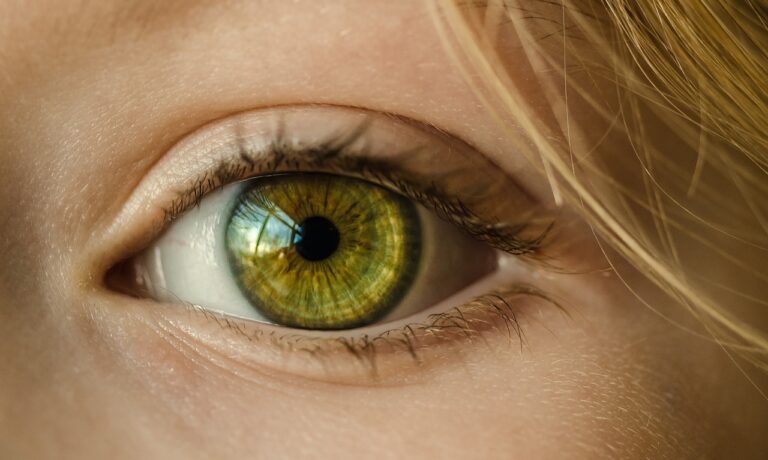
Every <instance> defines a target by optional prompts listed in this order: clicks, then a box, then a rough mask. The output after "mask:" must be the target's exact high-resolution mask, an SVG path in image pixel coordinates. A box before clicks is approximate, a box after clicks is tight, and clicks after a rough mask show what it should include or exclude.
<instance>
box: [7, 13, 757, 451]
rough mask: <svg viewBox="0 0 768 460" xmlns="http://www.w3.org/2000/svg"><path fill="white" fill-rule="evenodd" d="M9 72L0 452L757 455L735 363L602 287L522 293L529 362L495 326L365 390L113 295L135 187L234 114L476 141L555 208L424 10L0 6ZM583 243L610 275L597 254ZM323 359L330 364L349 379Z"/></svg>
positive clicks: (555, 285)
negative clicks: (339, 115) (387, 118)
mask: <svg viewBox="0 0 768 460" xmlns="http://www.w3.org/2000/svg"><path fill="white" fill-rule="evenodd" d="M0 69H2V70H0V152H1V153H0V155H1V156H2V169H0V171H1V174H0V175H1V177H2V181H0V206H2V209H3V218H2V220H0V255H1V256H2V257H1V260H2V263H1V264H0V356H2V360H1V361H0V369H2V372H0V458H9V459H10V458H19V459H22V458H23V459H43V458H58V459H62V458H73V459H75V458H76V459H91V458H93V459H96V458H113V459H138V458H164V459H174V458H179V459H182V458H183V459H196V458H232V459H238V458H541V459H547V458H759V457H760V453H761V452H766V451H767V450H768V445H767V444H766V440H765V436H763V434H764V433H765V430H766V427H767V426H766V420H768V409H767V406H766V403H765V400H763V399H762V398H761V396H760V394H759V393H758V391H757V390H756V389H755V388H754V387H753V386H752V385H750V383H749V382H748V381H747V379H746V378H745V377H744V375H742V373H740V372H739V370H738V369H737V368H736V367H735V366H734V365H733V363H732V362H731V360H730V359H729V358H728V356H727V355H725V354H724V353H723V352H722V350H721V349H720V348H719V347H718V346H716V345H715V344H713V343H712V342H711V341H710V340H708V339H706V338H702V337H699V336H696V335H694V334H692V333H689V332H686V331H684V330H682V329H681V328H679V327H677V326H675V325H672V324H671V323H670V322H668V321H667V320H665V319H663V318H661V317H660V316H659V315H657V314H655V313H654V312H652V311H651V310H650V309H648V308H646V307H645V306H643V305H642V304H641V303H640V302H639V301H638V300H637V299H636V298H635V296H634V295H632V294H631V293H630V292H629V291H628V290H627V289H626V288H625V287H624V286H623V284H622V282H621V281H620V280H619V279H618V278H617V277H616V276H611V275H608V276H603V275H602V274H600V273H596V274H585V275H555V274H541V273H540V275H541V276H540V278H538V285H539V287H540V288H541V289H543V290H545V291H547V292H550V293H552V294H553V295H554V296H556V297H558V298H561V299H565V300H566V302H567V304H568V305H569V306H571V309H570V310H569V314H568V315H564V314H563V313H562V312H561V311H559V310H558V309H557V308H554V307H552V306H551V305H547V304H544V303H532V304H531V305H530V306H529V308H528V310H526V312H525V313H522V314H521V315H520V322H521V327H522V328H523V333H524V335H525V339H526V341H525V345H524V346H523V347H521V346H520V343H519V341H518V340H516V339H514V338H513V340H511V341H510V340H509V339H508V337H507V336H506V335H504V334H499V333H498V331H495V332H491V333H489V334H487V335H486V336H485V337H486V339H487V340H485V341H483V340H476V341H472V342H467V341H463V342H460V343H457V344H456V345H454V346H452V347H451V348H450V349H451V350H452V352H450V353H435V356H433V357H431V358H430V359H429V361H428V362H427V363H426V364H425V365H424V366H421V367H420V366H414V365H413V364H403V367H402V368H399V361H397V362H393V364H391V365H389V366H387V365H386V364H384V365H383V366H384V367H383V369H384V370H383V371H382V372H383V374H384V375H382V376H381V379H379V380H375V379H369V378H366V377H363V376H361V375H358V374H359V373H355V372H348V373H346V374H345V376H344V377H343V378H341V377H339V378H336V377H337V376H336V375H335V374H333V375H323V374H318V373H316V372H315V373H314V374H313V375H312V376H307V375H302V373H301V372H296V369H294V368H292V369H290V370H289V369H282V368H281V367H280V366H281V362H280V361H278V362H272V363H269V364H264V363H263V362H262V361H260V360H259V359H256V358H254V356H257V355H259V354H260V353H262V352H263V349H264V347H267V345H265V344H264V343H260V342H248V341H243V340H237V339H235V338H233V337H232V334H231V333H230V332H226V331H222V330H221V328H220V327H219V326H217V325H216V324H212V321H210V320H209V319H206V318H204V317H201V316H194V315H188V314H185V313H183V312H181V310H180V309H181V307H178V308H174V307H173V306H169V305H165V304H160V303H157V302H153V301H151V300H147V299H144V300H140V299H135V298H132V297H129V296H125V295H121V294H117V293H114V292H113V291H111V290H109V289H107V288H105V287H104V283H103V279H104V274H105V272H106V270H107V269H108V268H109V265H110V264H111V263H114V262H116V261H118V260H120V259H121V258H124V257H127V256H129V255H130V250H129V249H127V248H126V247H123V246H122V245H121V244H118V243H116V241H117V237H114V238H115V239H112V238H113V236H114V235H116V232H115V230H114V229H115V225H114V222H115V220H116V219H118V216H119V215H121V212H122V211H123V208H124V206H125V204H126V203H127V202H128V200H129V198H130V197H131V196H132V193H133V192H134V190H135V189H136V188H137V187H139V186H140V184H141V181H142V178H143V177H145V176H146V175H147V174H149V173H150V172H151V171H152V169H153V167H155V165H156V164H158V162H159V161H160V160H161V158H162V157H163V155H164V154H165V153H166V152H167V151H168V150H169V149H170V148H171V147H172V146H173V145H174V144H175V143H176V142H177V141H179V140H180V139H182V138H184V137H185V136H186V135H187V134H189V133H190V132H192V131H194V130H195V129H197V128H199V127H201V126H203V125H205V124H206V123H209V122H211V121H213V120H217V119H220V118H223V117H226V116H228V115H231V114H235V113H238V112H242V111H246V110H254V109H259V108H265V107H271V106H278V105H286V104H296V105H300V104H329V105H336V106H348V107H359V108H364V109H366V110H373V111H381V112H387V113H394V114H398V115H401V116H405V117H410V118H412V119H415V120H419V121H422V122H424V123H427V124H430V125H434V126H436V127H438V128H439V129H440V130H443V131H445V132H449V133H452V134H453V135H454V136H457V137H460V138H462V139H465V140H467V141H468V142H469V143H470V144H472V145H473V146H475V147H476V148H477V150H478V151H480V152H482V153H483V154H484V155H487V156H488V157H489V158H491V159H492V160H493V161H494V162H495V163H496V164H498V165H500V167H502V168H504V169H506V170H507V171H508V172H509V174H510V175H511V176H512V177H514V178H515V180H519V181H520V182H521V183H524V184H525V186H526V187H528V189H529V190H532V191H533V193H534V194H535V195H537V196H538V197H539V198H540V200H541V201H542V202H550V201H551V195H548V184H547V182H546V180H545V179H544V178H543V177H542V176H540V175H538V173H537V172H536V171H535V170H534V169H533V168H532V167H531V166H529V165H527V163H526V162H525V160H523V159H522V158H519V157H517V156H515V155H514V152H510V151H509V139H508V134H505V132H504V131H503V130H501V129H500V128H499V127H498V125H497V124H495V123H494V121H493V119H492V118H491V116H490V115H489V114H488V113H487V111H486V110H485V109H484V107H483V105H482V104H481V102H480V101H479V100H478V99H477V98H476V97H475V95H474V94H475V93H474V92H473V90H472V88H471V87H470V86H469V85H468V84H467V83H466V82H465V81H464V79H463V77H462V75H461V73H460V72H459V70H458V69H457V68H456V67H455V66H454V64H453V63H452V61H451V59H450V58H449V57H448V56H447V55H446V53H445V51H444V49H443V46H442V44H441V42H440V38H439V36H438V34H437V33H436V32H435V29H434V27H433V25H432V23H431V20H430V17H429V13H428V10H427V8H426V7H425V6H423V5H421V4H420V3H419V2H413V1H410V0H394V1H386V2H384V1H382V2H361V1H354V0H333V1H323V2H318V1H295V2H287V1H262V2H251V1H231V2H206V1H202V0H201V1H192V0H189V1H172V2H151V1H141V0H132V1H130V2H124V1H113V0H108V1H101V2H91V3H88V4H85V3H81V2H78V1H74V0H67V1H56V2H53V1H37V2H34V4H32V5H29V4H21V3H19V2H13V1H6V0H0ZM525 69H526V68H525V66H521V72H525V71H526V70H525ZM534 78H535V76H533V75H521V80H525V79H534ZM532 86H533V85H532ZM531 95H532V96H531V97H536V93H535V91H534V90H532V91H531ZM477 180H482V178H480V177H478V178H477ZM158 186H162V183H161V184H160V185H158ZM140 224H146V225H147V226H148V225H149V224H148V223H144V222H132V223H131V225H133V227H138V226H140ZM149 230H150V229H149V228H146V231H149ZM566 235H567V234H566ZM561 237H562V236H561ZM574 238H575V236H574ZM584 254H587V257H588V258H589V260H590V261H591V262H590V265H591V266H594V267H603V266H605V263H604V260H602V259H601V257H600V256H599V254H600V251H599V248H598V247H597V245H595V244H594V243H593V244H592V246H589V247H588V248H586V249H584ZM630 278H631V279H630V281H633V282H637V283H640V284H636V285H637V286H639V289H641V291H642V293H643V294H645V298H646V299H647V300H651V301H654V300H657V301H658V302H657V303H654V307H655V308H656V309H657V310H659V311H662V312H665V313H668V314H670V315H676V313H675V312H676V311H677V307H676V306H672V305H669V304H668V303H667V301H666V300H662V299H663V298H662V297H661V296H659V295H657V294H655V293H654V291H653V290H652V289H651V288H650V287H649V286H647V284H642V283H641V281H640V280H639V277H638V279H634V278H633V277H630ZM677 316H680V315H677ZM680 321H683V322H685V321H690V320H686V319H685V318H684V317H683V318H681V319H680ZM689 325H691V327H695V325H693V323H692V322H691V324H689ZM256 327H258V326H256ZM386 359H388V358H387V357H383V358H382V360H386ZM335 362H337V363H338V369H336V368H335V369H336V370H334V371H331V372H340V373H345V371H344V370H343V368H344V366H348V367H349V366H352V367H354V365H355V364H354V359H353V358H352V357H350V356H347V357H346V358H345V357H341V356H339V357H337V360H336V361H335ZM293 364H294V365H295V364H296V363H295V362H294V363H293ZM307 366H310V365H309V364H307ZM312 369H315V367H313V368H312ZM313 372H314V371H313ZM756 383H757V384H758V386H760V385H763V383H762V382H761V379H760V377H759V376H758V377H756Z"/></svg>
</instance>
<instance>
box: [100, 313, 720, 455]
mask: <svg viewBox="0 0 768 460" xmlns="http://www.w3.org/2000/svg"><path fill="white" fill-rule="evenodd" d="M614 310H615V305H614ZM117 317H118V315H112V316H111V322H110V324H108V325H107V326H106V328H104V326H105V325H104V324H102V325H101V326H100V327H101V328H102V329H101V331H100V332H99V334H98V335H99V336H100V338H99V340H103V341H105V342H106V343H108V344H109V345H108V346H106V347H105V348H104V349H106V350H109V351H108V352H107V353H105V354H104V356H103V358H104V360H103V362H101V363H100V369H99V370H98V372H97V373H103V374H104V375H107V374H109V375H112V376H117V377H116V378H113V380H116V381H115V382H112V383H111V384H110V385H112V386H111V388H110V389H109V390H105V391H104V393H103V394H102V397H104V398H105V399H104V401H103V402H104V404H110V405H118V406H120V408H119V409H117V410H118V411H119V412H120V413H121V418H122V419H123V421H124V424H125V426H133V425H134V424H146V423H147V422H146V420H147V419H151V420H152V423H151V425H149V426H151V427H152V428H151V431H152V433H150V434H148V435H151V436H152V438H163V439H164V440H165V441H164V443H165V444H163V445H174V446H175V445H179V444H181V445H188V446H189V447H190V452H189V454H190V458H194V454H198V455H199V454H200V453H201V452H205V453H206V455H212V456H223V455H234V454H235V453H238V452H240V453H241V452H250V453H264V454H267V453H270V454H272V453H275V452H279V453H281V454H285V456H287V457H296V456H301V455H304V454H306V453H307V451H306V450H305V449H310V447H308V446H311V450H312V452H313V454H316V455H319V456H321V457H332V458H348V457H350V456H363V457H366V456H376V455H377V454H380V453H381V452H384V451H386V452H399V453H408V455H413V456H415V457H419V456H424V457H435V456H437V457H439V458H467V457H472V456H480V457H494V456H499V455H501V456H503V453H511V452H514V453H518V454H519V455H520V458H558V457H559V456H560V454H562V452H565V451H567V452H571V453H572V454H573V456H572V458H595V457H600V456H609V457H610V456H611V455H615V454H617V453H621V456H622V457H623V458H647V457H649V456H650V457H665V456H667V457H669V456H671V457H676V458H681V457H685V458H687V457H688V456H692V457H693V458H695V457H697V455H695V454H696V453H700V452H706V451H707V449H709V448H710V447H711V446H710V445H709V444H708V442H714V439H712V437H711V434H710V433H709V431H710V428H711V427H710V426H708V424H707V422H706V421H707V420H709V419H712V417H713V414H711V413H707V411H706V406H705V405H704V404H702V400H703V398H702V392H701V391H702V390H701V388H696V387H694V386H692V385H691V384H690V383H689V382H691V381H694V379H693V378H692V373H691V372H690V370H689V369H688V368H687V367H685V366H681V364H680V362H679V359H677V358H675V357H672V356H669V353H668V352H667V351H666V350H681V349H684V346H685V343H684V342H681V341H680V339H679V337H677V338H674V337H675V336H674V334H669V331H668V330H667V329H665V328H663V327H662V326H660V325H659V323H657V321H656V320H655V317H653V316H650V315H645V314H642V315H633V317H632V318H627V319H626V320H625V321H622V320H619V319H616V318H609V319H600V318H598V317H589V318H585V317H582V318H576V319H574V318H571V319H567V318H564V317H563V316H562V315H559V314H550V313H547V312H542V316H540V317H539V318H538V319H537V321H529V324H526V329H525V330H526V336H527V342H526V344H525V345H524V347H523V348H522V351H521V347H520V346H519V343H517V342H515V343H514V344H511V346H510V343H508V342H505V343H502V341H496V340H491V341H489V342H486V343H483V344H475V345H472V347H470V349H465V350H463V352H462V353H461V354H460V355H461V356H460V357H457V360H456V362H455V363H452V364H446V365H444V366H440V367H439V368H438V369H434V370H430V371H429V373H428V374H426V375H424V376H422V377H423V378H420V379H418V380H417V381H415V382H412V383H408V384H401V385H380V386H377V385H368V386H359V385H340V384H330V383H322V382H317V381H310V380H305V379H301V378H297V377H291V376H289V375H275V374H274V373H270V372H268V371H266V370H265V369H262V368H260V367H258V366H256V367H254V366H246V365H244V363H243V362H242V361H240V360H239V359H237V358H236V357H235V356H228V355H227V353H226V352H222V351H221V350H213V349H211V348H209V347H207V346H206V345H204V344H203V343H201V342H197V341H194V340H190V339H189V338H188V337H184V336H181V335H176V334H173V333H172V331H169V330H162V329H157V328H155V327H154V326H152V325H148V324H147V321H146V318H141V317H136V316H125V317H123V318H122V319H121V320H117V321H115V320H116V318H117ZM654 328H659V329H658V330H657V331H656V332H658V334H654ZM553 331H556V332H555V333H553ZM649 335H650V336H651V337H658V340H643V339H642V337H646V338H647V337H648V336H649ZM116 401H118V402H116ZM320 454H322V455H320ZM353 454H354V455H353Z"/></svg>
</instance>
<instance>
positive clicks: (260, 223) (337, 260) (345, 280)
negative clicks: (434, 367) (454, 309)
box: [226, 173, 422, 329]
mask: <svg viewBox="0 0 768 460" xmlns="http://www.w3.org/2000/svg"><path fill="white" fill-rule="evenodd" d="M226 245H227V254H228V257H229V263H230V266H231V268H232V272H233V273H234V275H235V278H236V279H237V282H238V286H239V287H240V290H241V291H242V292H243V294H244V295H245V297H246V298H247V299H248V300H249V302H250V303H251V304H252V305H253V307H254V308H255V309H256V310H258V311H259V312H260V313H261V314H262V315H264V316H265V317H267V318H268V319H270V320H272V321H274V322H276V323H278V324H282V325H285V326H290V327H297V328H305V329H347V328H353V327H359V326H363V325H366V324H369V323H371V322H374V321H376V320H378V319H380V318H382V317H383V316H385V315H386V314H387V313H388V312H389V311H390V310H391V309H392V308H394V307H395V306H397V304H398V303H399V302H400V301H401V300H402V299H403V297H404V296H405V295H406V294H407V292H408V290H409V288H410V286H411V284H412V283H413V280H414V278H415V276H416V274H417V271H418V268H419V262H420V258H421V253H422V233H421V222H420V219H419V215H418V211H417V210H416V206H415V205H414V204H413V203H412V202H411V201H410V200H408V199H407V198H405V197H403V196H401V195H399V194H397V193H395V192H392V191H390V190H388V189H385V188H383V187H381V186H379V185H376V184H372V183H370V182H367V181H364V180H360V179H353V178H350V177H345V176H337V175H332V174H302V173H293V174H282V175H274V176H268V177H263V178H260V179H257V180H254V181H252V185H251V186H249V188H247V189H245V190H244V191H243V192H242V193H241V194H240V195H239V197H238V198H237V202H236V204H235V206H234V209H233V211H232V214H231V216H230V218H229V222H228V224H227V231H226Z"/></svg>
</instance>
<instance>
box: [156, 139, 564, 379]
mask: <svg viewBox="0 0 768 460" xmlns="http://www.w3.org/2000/svg"><path fill="white" fill-rule="evenodd" d="M365 131H366V125H365V124H363V125H361V126H358V127H357V128H356V129H354V130H351V131H350V132H349V133H348V134H347V135H342V136H337V137H335V138H333V139H330V140H327V141H325V142H319V143H317V144H315V145H307V146H304V147H299V148H295V147H288V146H287V145H288V144H287V143H286V142H283V139H282V130H279V131H278V134H277V135H275V138H274V139H273V140H272V142H270V143H269V144H268V147H267V148H266V149H259V150H258V151H255V150H254V151H251V150H249V149H248V148H247V147H246V145H245V142H244V140H243V139H238V141H237V145H238V150H239V155H237V157H236V158H235V159H228V160H222V161H221V162H220V163H218V164H217V165H216V166H215V167H213V168H209V169H208V171H207V172H206V173H204V174H202V175H201V176H200V177H198V178H196V179H195V180H193V181H192V182H191V185H190V186H189V187H186V188H185V189H184V190H182V191H181V192H180V193H178V194H177V195H176V196H175V197H174V198H173V199H172V200H171V201H170V203H169V204H168V205H167V206H166V207H165V208H163V212H162V218H161V220H160V221H159V222H158V228H156V233H155V234H160V233H161V232H162V231H163V230H164V229H166V228H167V227H168V226H170V225H171V224H172V223H173V222H174V221H175V220H176V219H177V218H178V217H180V216H181V215H182V214H183V213H185V212H186V211H187V210H189V209H191V208H193V207H196V206H198V205H199V204H200V202H201V201H202V200H203V199H204V198H205V197H206V196H207V195H208V194H209V193H211V192H214V191H216V190H218V189H221V188H223V187H225V186H227V185H229V184H231V183H234V182H237V181H242V180H247V179H250V178H253V177H258V176H266V175H272V174H283V173H291V172H294V173H300V172H328V173H338V174H344V175H351V176H353V177H358V178H361V179H365V180H369V181H371V182H373V183H376V184H379V185H381V186H385V187H388V188H390V189H393V190H395V191H397V192H399V193H401V194H402V195H404V196H406V197H408V198H410V199H412V200H414V201H416V202H418V203H420V204H421V205H423V206H425V207H426V208H428V209H430V210H431V211H433V212H435V213H436V215H438V217H440V218H442V219H444V220H446V221H448V222H449V223H452V224H455V225H457V226H458V227H459V228H461V229H462V230H464V231H465V232H466V233H468V234H469V235H470V236H471V237H473V238H475V239H476V240H478V241H481V242H485V243H487V244H489V245H491V246H492V247H494V248H495V249H497V250H499V251H502V252H504V253H507V254H510V255H513V256H516V257H522V258H525V259H526V260H528V261H531V262H534V263H539V264H540V265H541V266H544V267H547V266H549V267H550V268H551V264H550V263H549V261H547V260H546V258H545V257H544V256H543V254H542V253H541V250H542V248H543V246H544V243H545V239H546V241H547V242H549V241H550V240H551V239H548V238H547V236H548V235H549V234H550V232H551V230H552V228H553V226H554V219H553V218H549V217H544V218H542V219H546V220H544V221H543V222H544V225H541V224H542V221H538V222H537V225H535V226H534V225H532V223H533V222H534V221H533V220H532V217H531V216H530V215H526V214H521V215H522V217H521V218H520V222H517V223H509V222H502V221H493V222H490V223H488V222H487V221H488V220H490V219H487V218H486V219H485V220H484V219H483V218H481V217H479V216H478V215H476V214H475V213H474V212H472V210H471V208H470V206H469V205H467V204H466V203H465V202H464V201H462V200H461V199H459V198H457V197H452V196H451V195H450V194H448V193H446V192H444V191H443V190H440V188H439V187H438V186H437V184H436V181H432V182H431V183H430V185H429V186H428V187H420V186H418V183H419V182H418V181H416V180H408V179H407V178H406V176H407V174H406V173H404V172H403V171H402V170H400V169H398V165H397V164H395V163H392V162H386V161H382V160H373V159H370V158H365V157H364V156H360V155H355V154H356V153H357V154H364V153H365V150H366V149H365V146H363V147H360V146H358V147H356V148H354V149H353V144H355V143H356V142H357V141H358V140H359V139H360V138H361V137H362V136H364V134H365ZM265 157H266V158H270V159H271V160H269V161H264V160H263V158H265ZM396 157H400V156H399V155H396ZM257 158H261V159H260V160H257ZM438 179H439V178H438ZM529 225H530V227H534V228H537V229H538V228H543V230H542V231H540V232H538V233H535V234H534V235H533V236H530V233H531V232H530V231H528V232H527V233H528V234H529V236H528V237H523V236H522V233H523V231H524V230H526V231H527V230H530V228H529ZM522 297H526V298H528V299H538V300H544V301H546V302H548V303H550V304H552V305H554V306H556V307H557V308H558V309H560V310H563V311H564V309H563V308H562V307H561V305H560V303H558V302H557V301H556V300H554V299H553V298H551V297H550V296H548V295H547V294H546V293H544V292H543V291H541V290H539V289H537V288H536V287H534V286H532V285H529V284H524V283H516V284H513V285H511V286H504V287H503V288H502V289H501V290H497V291H492V292H489V293H487V294H484V295H481V296H479V297H477V298H475V299H473V300H470V301H469V302H466V303H464V304H463V305H460V306H456V307H453V308H451V309H450V310H447V311H444V312H440V313H435V314H431V315H429V316H428V317H426V318H425V319H423V320H422V321H421V322H411V323H408V324H406V325H404V326H398V327H395V328H392V329H389V330H386V331H383V332H380V333H377V334H376V335H374V336H369V335H358V336H353V337H332V338H331V337H318V336H306V335H298V334H296V333H283V332H278V331H272V332H270V333H267V332H265V330H264V329H262V328H259V327H254V326H253V325H252V324H249V323H248V322H245V321H243V320H240V319H237V318H234V317H229V316H226V315H220V314H217V313H214V312H211V311H209V310H207V309H205V308H203V307H201V306H198V305H194V304H189V303H184V304H185V305H186V307H187V309H188V310H189V311H191V312H193V313H199V314H202V315H203V316H204V317H205V318H207V319H210V320H212V322H214V323H215V324H217V325H219V326H221V327H222V328H223V329H225V330H227V331H230V332H232V333H233V334H234V335H236V336H239V337H244V338H246V339H247V340H248V341H255V340H257V339H263V338H268V339H269V340H270V341H271V342H272V343H273V344H275V345H278V346H279V347H280V348H281V349H283V350H291V351H300V352H305V353H307V354H308V355H311V356H317V357H321V356H326V354H325V353H320V351H321V350H325V351H330V350H333V349H334V348H336V349H339V350H342V351H345V352H348V353H349V354H351V355H352V356H353V357H354V358H355V359H356V360H358V361H360V362H361V363H363V364H365V366H366V367H367V368H368V370H369V372H370V375H371V376H372V377H374V378H375V377H376V355H377V354H378V353H379V352H381V351H383V350H391V351H405V352H407V354H408V355H409V356H411V357H412V358H413V361H414V362H415V363H416V364H417V365H420V364H421V362H422V359H421V358H420V352H421V351H422V350H424V349H425V348H426V345H428V344H432V343H435V342H440V343H454V342H455V343H458V341H460V340H462V339H466V340H470V341H471V340H473V339H474V338H481V339H482V338H483V333H484V331H485V330H487V329H491V328H502V329H504V330H506V331H507V334H508V336H509V337H510V338H512V336H513V335H515V336H516V337H517V338H518V339H519V342H520V345H521V347H523V346H524V343H525V335H524V333H523V331H522V326H521V324H520V322H519V321H518V314H519V312H520V308H515V307H514V306H513V303H514V304H515V305H516V306H519V304H520V303H521V302H522ZM249 330H250V331H252V332H251V333H248V332H246V331H249ZM264 334H267V335H268V337H263V335H264ZM425 340H427V341H428V342H429V343H428V344H421V343H418V344H417V342H421V341H425ZM320 359H323V358H320Z"/></svg>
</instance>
